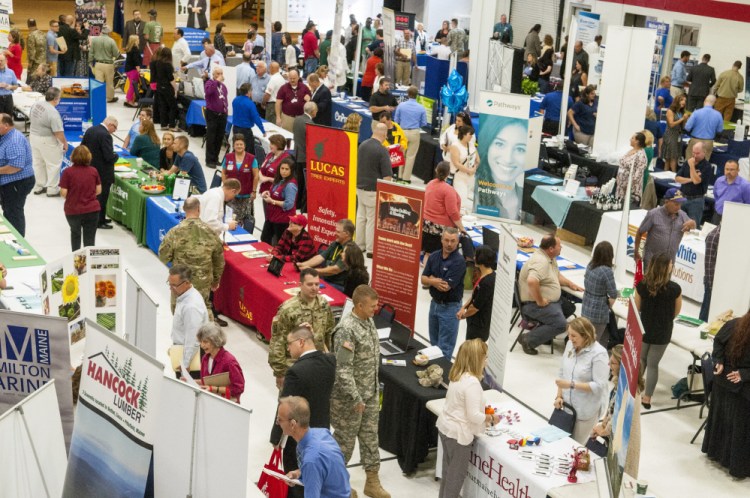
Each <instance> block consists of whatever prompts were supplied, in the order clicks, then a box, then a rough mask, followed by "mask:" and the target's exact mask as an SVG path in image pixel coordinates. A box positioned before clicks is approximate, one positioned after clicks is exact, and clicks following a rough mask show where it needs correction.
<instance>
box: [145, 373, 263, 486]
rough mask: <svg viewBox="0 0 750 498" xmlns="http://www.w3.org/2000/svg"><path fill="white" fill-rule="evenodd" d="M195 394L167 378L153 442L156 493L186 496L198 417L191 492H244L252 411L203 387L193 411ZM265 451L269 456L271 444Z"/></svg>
mask: <svg viewBox="0 0 750 498" xmlns="http://www.w3.org/2000/svg"><path fill="white" fill-rule="evenodd" d="M195 396H196V389H194V388H193V387H190V386H189V385H187V384H186V383H184V382H181V381H178V380H175V379H170V378H165V382H164V384H163V386H162V390H161V399H160V400H159V402H160V417H159V430H158V436H157V438H156V441H155V443H154V448H155V450H154V453H155V457H154V481H155V482H154V486H155V488H156V489H155V491H156V496H159V497H164V498H184V497H185V496H188V491H189V489H190V452H191V444H192V434H193V418H196V417H197V418H196V424H195V425H196V428H195V430H196V438H195V462H194V465H193V483H194V484H193V492H192V496H200V497H203V498H224V497H227V496H232V497H242V496H247V495H248V468H247V467H248V452H249V451H250V449H249V441H250V415H251V413H252V412H251V411H250V410H247V409H245V408H242V407H241V406H239V405H237V404H235V403H232V402H229V401H226V400H224V399H221V398H219V397H217V396H214V395H211V394H208V393H203V392H201V393H199V396H198V403H197V413H196V409H195V408H196V403H195ZM268 450H269V455H270V450H271V448H270V445H269V447H268ZM253 472H260V469H253ZM217 476H220V478H217ZM255 477H256V476H255V475H254V476H253V478H255ZM251 496H253V495H251Z"/></svg>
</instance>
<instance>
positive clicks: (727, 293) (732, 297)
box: [708, 202, 750, 322]
mask: <svg viewBox="0 0 750 498" xmlns="http://www.w3.org/2000/svg"><path fill="white" fill-rule="evenodd" d="M748 219H750V205H747V204H737V203H736V202H727V203H726V204H724V216H723V217H722V218H721V225H722V227H721V237H720V238H719V251H718V253H717V254H716V270H715V272H714V286H713V291H712V293H711V308H710V310H709V313H708V321H709V322H710V321H712V320H713V319H714V318H715V317H716V315H718V314H719V313H722V312H724V311H726V310H728V309H731V310H733V311H734V315H735V316H742V315H744V314H745V313H746V312H747V311H748V307H750V285H747V276H748V275H750V258H748V257H747V256H746V254H747V246H748V243H750V233H748V232H747V230H746V227H747V220H748ZM740 255H743V256H740ZM741 276H742V277H741ZM738 277H740V278H738ZM743 277H744V278H743Z"/></svg>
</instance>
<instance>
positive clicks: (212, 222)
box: [200, 178, 242, 237]
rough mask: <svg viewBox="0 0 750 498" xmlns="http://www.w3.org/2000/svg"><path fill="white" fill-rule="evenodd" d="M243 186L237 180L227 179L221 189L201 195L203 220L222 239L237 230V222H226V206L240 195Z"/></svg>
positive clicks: (209, 190) (215, 188)
mask: <svg viewBox="0 0 750 498" xmlns="http://www.w3.org/2000/svg"><path fill="white" fill-rule="evenodd" d="M241 189H242V185H240V181H239V180H238V179H236V178H227V179H226V180H225V181H224V184H223V185H222V186H220V187H214V188H212V189H208V190H207V191H206V193H204V194H203V195H201V197H200V199H201V215H200V216H201V220H203V222H204V223H205V224H206V225H208V226H209V227H210V228H211V230H213V231H214V233H215V234H216V235H218V236H219V237H221V236H222V235H224V233H225V232H227V231H231V230H236V229H237V222H236V221H235V220H233V219H232V220H229V221H226V220H225V219H224V215H225V213H226V209H225V207H224V206H225V205H226V203H227V202H229V201H231V200H232V199H234V198H235V197H237V194H239V193H240V190H241Z"/></svg>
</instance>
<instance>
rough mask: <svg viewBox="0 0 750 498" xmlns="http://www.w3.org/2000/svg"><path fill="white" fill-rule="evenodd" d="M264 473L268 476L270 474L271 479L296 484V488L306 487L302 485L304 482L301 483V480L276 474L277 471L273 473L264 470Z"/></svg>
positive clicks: (269, 470)
mask: <svg viewBox="0 0 750 498" xmlns="http://www.w3.org/2000/svg"><path fill="white" fill-rule="evenodd" d="M263 472H265V473H266V474H268V475H269V476H271V477H275V478H276V479H281V480H282V481H284V482H285V483H287V484H294V485H295V486H304V484H302V481H300V480H299V479H289V478H288V477H287V476H285V475H284V474H279V473H278V472H275V471H273V470H271V469H265V468H264V469H263Z"/></svg>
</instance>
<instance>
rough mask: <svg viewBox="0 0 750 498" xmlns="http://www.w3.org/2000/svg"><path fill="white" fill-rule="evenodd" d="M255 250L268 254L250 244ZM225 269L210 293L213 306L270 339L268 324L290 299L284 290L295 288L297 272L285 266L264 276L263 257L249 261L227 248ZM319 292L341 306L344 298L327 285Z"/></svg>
mask: <svg viewBox="0 0 750 498" xmlns="http://www.w3.org/2000/svg"><path fill="white" fill-rule="evenodd" d="M253 246H254V247H255V248H257V249H259V250H263V251H270V249H271V246H269V245H268V244H264V243H263V242H254V243H253ZM224 259H225V260H226V267H225V268H224V274H223V275H222V277H221V285H220V286H219V289H218V290H217V291H216V292H215V293H214V306H216V309H217V311H219V313H221V314H222V315H224V316H228V317H229V318H231V319H232V320H235V321H237V322H240V323H244V324H245V325H250V326H253V327H255V328H256V329H257V330H258V332H260V333H261V334H263V336H264V337H265V338H266V339H270V338H271V322H272V321H273V317H274V316H276V311H277V310H278V309H279V306H280V305H281V303H283V302H284V301H286V300H287V299H289V298H290V297H292V294H289V293H288V292H286V290H288V289H294V288H296V287H299V272H298V271H297V270H296V269H295V268H294V265H293V264H291V263H287V264H285V265H284V268H283V270H282V271H281V276H279V277H275V276H273V275H272V274H270V273H268V271H267V270H266V268H265V266H263V267H261V265H266V264H267V262H266V260H265V258H254V259H249V258H246V257H245V256H243V255H242V253H238V252H234V251H232V250H231V249H227V250H225V251H224ZM323 285H324V286H325V287H323V288H321V289H320V293H321V294H323V295H325V296H328V297H329V298H330V299H329V303H330V304H331V306H343V305H344V302H345V301H346V296H345V295H344V294H343V293H342V292H339V291H338V290H336V289H334V288H333V287H331V286H330V285H329V284H323Z"/></svg>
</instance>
